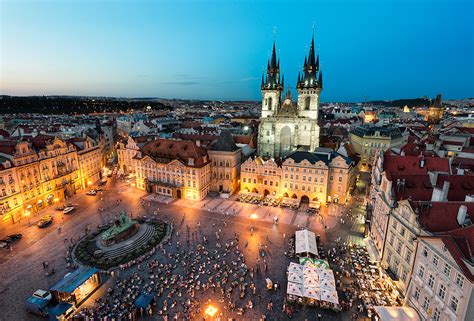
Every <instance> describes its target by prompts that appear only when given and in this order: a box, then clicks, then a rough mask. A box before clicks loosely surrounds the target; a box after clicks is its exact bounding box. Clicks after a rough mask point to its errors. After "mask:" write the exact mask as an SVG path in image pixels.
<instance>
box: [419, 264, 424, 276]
mask: <svg viewBox="0 0 474 321" xmlns="http://www.w3.org/2000/svg"><path fill="white" fill-rule="evenodd" d="M424 275H425V267H424V266H423V265H420V268H419V269H418V276H419V277H420V278H421V279H423V276H424Z"/></svg>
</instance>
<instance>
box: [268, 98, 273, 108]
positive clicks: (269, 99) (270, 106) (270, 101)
mask: <svg viewBox="0 0 474 321" xmlns="http://www.w3.org/2000/svg"><path fill="white" fill-rule="evenodd" d="M268 110H272V97H270V98H268Z"/></svg>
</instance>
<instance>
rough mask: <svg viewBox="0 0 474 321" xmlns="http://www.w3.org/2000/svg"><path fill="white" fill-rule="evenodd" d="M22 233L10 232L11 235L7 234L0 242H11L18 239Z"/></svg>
mask: <svg viewBox="0 0 474 321" xmlns="http://www.w3.org/2000/svg"><path fill="white" fill-rule="evenodd" d="M22 236H23V235H21V234H11V235H7V237H5V238H4V239H3V240H0V242H7V243H13V242H15V241H18V240H20V239H21V237H22Z"/></svg>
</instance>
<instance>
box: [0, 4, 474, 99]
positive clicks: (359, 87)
mask: <svg viewBox="0 0 474 321" xmlns="http://www.w3.org/2000/svg"><path fill="white" fill-rule="evenodd" d="M473 3H474V1H472V0H345V1H342V0H327V1H323V0H313V1H277V0H273V1H258V0H253V1H252V0H246V1H235V0H220V1H219V0H212V1H199V0H194V1H193V0H188V1H182V0H174V1H138V0H135V1H132V0H130V1H119V0H113V1H112V0H100V1H99V0H96V1H91V0H82V1H79V0H77V1H73V0H57V1H54V0H50V1H41V0H29V1H25V0H0V93H1V94H10V95H43V94H45V95H52V94H67V95H99V96H127V97H165V98H196V99H236V100H247V99H255V100H259V99H261V96H260V78H261V73H262V68H263V67H264V66H266V62H267V59H268V56H269V54H270V50H271V47H272V42H273V38H274V34H273V29H274V27H275V28H276V43H277V49H278V50H279V52H280V57H281V67H282V70H283V73H284V74H285V81H286V84H287V85H291V86H292V88H294V87H295V85H296V78H297V74H298V68H301V66H302V64H303V60H304V56H305V55H306V54H307V51H308V47H309V44H310V40H311V32H312V26H313V23H314V24H315V26H316V27H315V43H316V46H317V47H319V48H320V61H321V70H322V71H323V74H324V90H323V92H322V100H323V101H331V100H339V101H354V100H358V101H362V100H365V99H369V100H373V99H395V98H402V97H405V98H408V97H410V98H411V97H421V96H423V95H427V96H431V97H432V96H435V94H437V93H442V94H443V96H444V97H445V98H463V97H474V27H473V21H474V4H473Z"/></svg>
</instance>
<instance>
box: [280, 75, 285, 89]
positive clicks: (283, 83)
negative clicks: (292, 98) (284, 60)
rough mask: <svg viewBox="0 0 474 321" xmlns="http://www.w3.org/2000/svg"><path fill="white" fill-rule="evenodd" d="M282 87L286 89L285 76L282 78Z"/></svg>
mask: <svg viewBox="0 0 474 321" xmlns="http://www.w3.org/2000/svg"><path fill="white" fill-rule="evenodd" d="M281 86H282V87H285V74H283V75H282V76H281Z"/></svg>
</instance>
